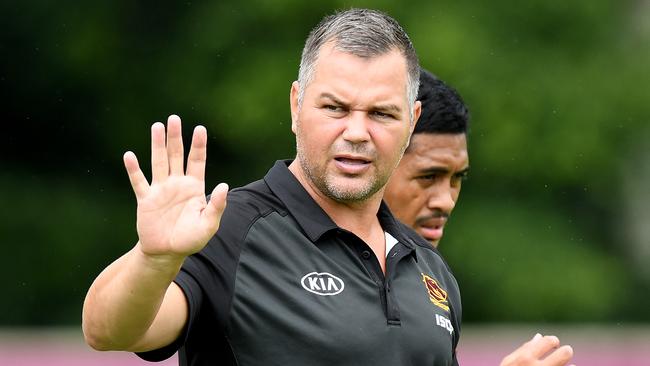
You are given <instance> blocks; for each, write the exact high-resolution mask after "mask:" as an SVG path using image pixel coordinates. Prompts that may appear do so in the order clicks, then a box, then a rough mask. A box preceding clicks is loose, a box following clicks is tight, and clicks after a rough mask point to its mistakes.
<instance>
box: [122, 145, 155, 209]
mask: <svg viewBox="0 0 650 366" xmlns="http://www.w3.org/2000/svg"><path fill="white" fill-rule="evenodd" d="M123 160H124V167H125V168H126V172H127V174H128V175H129V181H130V182H131V188H133V192H134V193H135V198H136V199H138V200H140V199H141V198H142V197H144V196H145V195H146V194H147V191H148V190H149V182H147V178H145V176H144V174H143V173H142V170H141V169H140V165H139V164H138V158H137V157H136V156H135V154H134V153H133V152H131V151H127V152H126V153H124V156H123Z"/></svg>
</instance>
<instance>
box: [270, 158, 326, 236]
mask: <svg viewBox="0 0 650 366" xmlns="http://www.w3.org/2000/svg"><path fill="white" fill-rule="evenodd" d="M291 162H292V160H278V161H276V162H275V165H273V167H272V168H271V169H270V170H269V172H268V173H266V175H265V176H264V181H265V182H266V184H267V185H268V186H269V188H270V189H271V191H272V192H273V193H274V194H275V195H276V196H277V197H278V198H279V199H280V201H282V203H284V205H285V206H286V207H287V210H288V211H289V213H291V216H293V218H294V219H296V221H297V222H298V225H300V227H301V228H302V230H303V231H304V232H305V233H306V234H307V236H309V239H310V240H311V241H312V242H316V241H317V240H318V239H319V238H320V237H321V236H322V235H323V234H324V233H326V232H328V231H330V230H336V229H338V226H336V224H335V223H334V221H332V219H331V218H330V217H329V216H328V215H327V214H326V213H325V211H323V209H322V208H321V207H320V206H319V205H318V204H317V203H316V201H314V199H313V198H311V196H310V195H309V193H308V192H307V190H305V187H303V186H302V184H300V182H299V181H298V179H297V178H296V177H295V176H294V175H293V173H291V171H290V170H289V164H291Z"/></svg>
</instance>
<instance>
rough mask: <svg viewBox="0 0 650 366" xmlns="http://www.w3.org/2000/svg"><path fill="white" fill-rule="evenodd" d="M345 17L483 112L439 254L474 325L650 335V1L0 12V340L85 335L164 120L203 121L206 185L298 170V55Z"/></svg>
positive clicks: (54, 6) (115, 4) (41, 6)
mask: <svg viewBox="0 0 650 366" xmlns="http://www.w3.org/2000/svg"><path fill="white" fill-rule="evenodd" d="M351 6H357V7H374V8H379V9H381V10H384V11H386V12H388V13H389V14H391V15H392V16H394V17H395V18H396V19H398V21H400V23H401V24H402V25H403V26H404V28H405V29H406V30H407V32H409V34H410V36H411V38H412V40H413V42H414V44H415V46H416V49H417V50H418V53H419V55H420V59H421V63H422V64H423V65H424V66H425V67H427V68H428V69H430V70H432V71H433V72H434V73H436V74H438V75H439V76H440V77H441V78H442V79H444V80H446V81H447V82H448V83H449V84H451V85H453V86H455V87H456V88H457V89H458V90H459V91H460V93H461V94H462V95H463V96H464V99H465V101H466V102H467V104H468V105H469V107H470V109H471V111H472V126H471V134H470V157H471V165H472V173H471V179H470V180H469V181H468V182H467V183H466V184H465V186H464V190H463V193H462V196H461V201H460V203H459V206H458V208H457V210H456V212H455V214H454V216H453V218H452V220H451V222H450V224H449V228H448V230H447V233H446V236H445V239H444V240H443V242H442V244H441V247H440V248H441V250H442V252H443V253H444V254H445V256H446V257H447V260H448V262H449V263H450V265H451V266H452V268H453V269H454V272H455V273H456V276H457V277H458V280H459V282H460V285H461V289H462V293H463V299H464V318H465V321H466V322H490V321H548V322H556V321H563V322H564V321H565V322H572V321H580V322H594V321H599V322H621V321H630V322H631V321H648V320H650V314H649V313H648V312H647V310H646V309H647V308H648V307H649V306H650V297H649V296H648V293H649V290H650V279H649V278H648V273H649V272H648V271H647V270H643V268H644V266H643V263H645V262H646V261H644V260H643V258H646V259H649V258H647V256H648V255H650V253H649V252H650V251H649V250H648V247H649V246H650V239H649V238H648V234H647V230H645V231H641V230H642V229H640V228H645V226H646V225H643V224H642V223H643V221H642V220H639V219H638V217H648V214H647V207H648V206H647V205H645V206H643V205H639V204H634V202H648V200H649V198H648V196H649V195H650V192H648V189H647V187H648V184H644V183H643V181H641V182H639V181H638V179H639V177H641V178H642V179H645V181H646V182H647V179H648V178H647V177H648V176H650V174H648V173H647V172H648V169H649V168H645V170H644V171H645V172H646V174H645V175H639V177H637V175H635V174H634V173H635V170H638V169H639V167H649V166H650V154H647V153H646V154H639V153H637V152H638V151H647V146H648V143H647V141H648V139H647V138H648V136H650V131H649V130H648V123H647V122H648V119H649V118H650V103H649V102H650V94H649V93H648V90H647V85H650V69H649V68H648V66H647V65H648V64H650V46H649V44H650V43H649V41H650V27H649V26H648V22H649V21H650V18H649V16H648V14H650V2H649V1H648V0H636V1H631V0H626V1H613V0H609V1H592V0H578V1H572V2H565V1H559V0H553V1H542V0H535V1H529V2H525V3H515V2H512V1H506V0H496V1H491V2H483V3H477V2H469V1H453V2H452V1H435V2H431V1H424V0H419V1H412V2H409V4H408V6H407V5H406V4H404V3H398V2H391V1H379V2H377V1H372V2H371V1H357V2H348V1H338V2H329V3H328V4H324V3H318V2H317V3H313V2H301V1H295V0H282V1H280V0H278V1H272V2H271V1H263V0H257V1H248V2H246V3H244V4H242V3H241V2H238V1H234V0H229V1H219V2H167V3H160V2H151V1H148V2H147V1H145V2H126V1H111V2H109V1H100V2H81V1H60V2H55V3H54V2H48V1H30V2H14V3H11V4H10V3H9V2H3V3H2V4H0V14H3V22H1V24H0V52H1V53H2V55H3V57H1V58H0V86H1V87H0V93H1V94H0V97H1V98H0V100H2V107H3V111H4V112H5V116H4V117H5V119H6V120H7V122H8V123H6V124H5V126H6V127H4V131H3V133H1V134H0V136H1V137H0V139H1V140H0V141H1V142H2V143H1V144H0V149H1V150H0V154H1V155H0V156H1V159H2V160H1V161H2V163H1V166H2V171H1V173H0V202H2V204H3V207H4V210H2V213H1V214H0V215H2V216H1V219H2V220H1V221H0V235H1V240H2V245H3V248H4V252H5V256H4V258H5V263H4V265H3V266H1V267H0V268H1V270H0V271H1V272H0V277H1V278H2V281H3V288H4V289H5V294H6V295H5V301H3V305H2V309H3V310H4V311H2V312H0V325H53V324H76V323H78V322H79V319H80V311H81V304H82V301H83V297H84V295H85V291H86V289H87V288H88V286H89V285H90V283H91V281H92V280H93V278H94V277H95V276H96V275H97V274H98V272H99V271H100V270H101V269H102V268H103V267H105V266H106V265H107V264H108V263H110V261H112V260H114V259H115V258H117V257H118V256H119V255H121V254H122V253H124V252H125V251H126V250H128V249H129V247H130V246H131V245H132V244H133V243H134V242H135V240H136V235H135V229H134V227H135V221H134V219H135V218H134V216H135V215H134V212H135V200H134V198H133V195H132V192H131V191H130V187H129V184H128V180H127V178H126V174H125V173H124V171H123V168H122V165H121V164H122V163H121V155H122V153H123V152H124V151H126V150H128V149H132V150H133V151H135V152H136V153H137V154H138V156H139V157H140V160H141V163H142V165H143V167H144V168H145V169H147V165H148V163H147V160H148V156H149V146H148V144H149V137H148V133H149V126H150V124H151V123H152V122H154V121H157V120H164V119H165V118H166V116H167V115H169V114H171V113H177V114H179V115H180V116H181V117H182V118H183V120H184V121H185V125H184V130H185V134H186V136H189V135H190V131H191V129H192V126H193V125H195V124H198V123H201V124H204V125H206V126H207V127H208V133H209V135H210V141H209V160H208V172H207V177H208V182H209V183H208V185H211V184H216V183H218V182H219V181H222V180H223V181H227V182H228V183H230V184H231V186H237V185H241V184H245V183H247V182H249V181H251V180H254V179H258V178H259V177H261V176H262V175H263V174H264V173H265V172H266V170H267V169H268V168H269V167H270V166H271V165H272V164H273V162H274V160H276V159H280V158H287V157H292V156H293V154H294V139H293V135H292V133H291V131H290V123H289V122H290V116H289V108H288V96H289V88H290V83H291V81H292V80H294V79H295V77H296V75H297V71H298V62H299V59H300V53H301V50H302V45H303V43H304V39H305V38H306V36H307V34H308V32H309V30H310V29H311V28H312V27H313V26H314V25H315V24H316V23H317V22H318V21H319V20H320V19H321V17H322V16H323V15H325V14H329V13H331V12H332V11H333V10H335V9H340V8H348V7H351ZM621 166H625V167H628V168H626V169H621V168H620V167H621ZM629 182H633V183H634V184H631V183H629ZM631 186H633V187H636V188H635V190H634V194H630V192H628V191H626V190H625V187H631ZM643 187H646V188H643ZM208 189H209V188H208ZM630 207H632V208H634V210H632V209H631V208H630ZM643 207H645V216H643V213H640V212H641V211H643ZM631 217H633V218H637V220H631V221H634V222H636V224H635V225H631V224H630V225H627V223H628V221H630V220H627V219H629V218H631ZM646 221H647V220H646ZM635 230H636V231H635ZM631 231H633V232H631ZM644 253H645V254H644ZM643 255H645V256H646V257H643ZM642 267H643V268H642ZM6 299H8V300H9V301H7V300H6Z"/></svg>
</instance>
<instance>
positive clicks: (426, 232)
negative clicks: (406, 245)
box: [417, 227, 443, 248]
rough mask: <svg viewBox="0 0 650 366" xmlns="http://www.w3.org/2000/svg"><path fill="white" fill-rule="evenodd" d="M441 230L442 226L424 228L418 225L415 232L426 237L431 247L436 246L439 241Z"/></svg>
mask: <svg viewBox="0 0 650 366" xmlns="http://www.w3.org/2000/svg"><path fill="white" fill-rule="evenodd" d="M442 231H443V228H442V227H439V228H435V229H434V228H425V227H419V228H418V230H417V233H418V234H420V236H421V237H423V238H424V239H426V240H427V241H428V242H429V243H431V245H433V247H434V248H435V247H437V246H438V243H439V242H440V239H442Z"/></svg>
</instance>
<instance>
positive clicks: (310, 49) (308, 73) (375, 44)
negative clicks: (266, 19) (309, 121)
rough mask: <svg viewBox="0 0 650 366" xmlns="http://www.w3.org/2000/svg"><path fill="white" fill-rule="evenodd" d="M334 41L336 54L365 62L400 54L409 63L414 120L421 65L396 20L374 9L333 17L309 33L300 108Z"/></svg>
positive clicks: (301, 72)
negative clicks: (325, 50)
mask: <svg viewBox="0 0 650 366" xmlns="http://www.w3.org/2000/svg"><path fill="white" fill-rule="evenodd" d="M330 41H333V42H334V48H335V49H336V50H339V51H342V52H346V53H350V54H353V55H355V56H358V57H363V58H372V57H377V56H381V55H384V54H386V53H388V52H390V51H392V50H397V51H399V52H400V53H401V54H402V55H403V56H404V58H405V59H406V68H407V70H406V71H407V75H408V77H407V85H406V87H407V90H406V93H407V99H408V101H409V103H410V109H409V111H410V116H411V120H412V119H413V105H414V103H415V100H416V99H415V98H416V95H417V90H418V86H419V80H420V64H419V61H418V56H417V54H416V53H415V48H414V47H413V44H412V43H411V40H410V39H409V36H408V35H407V34H406V32H405V31H404V29H402V27H401V26H400V25H399V23H397V21H396V20H395V19H393V18H391V17H390V16H388V15H386V14H385V13H382V12H380V11H378V10H371V9H350V10H346V11H340V12H337V13H335V14H333V15H329V16H327V17H325V18H323V20H321V22H320V23H319V24H318V25H317V26H316V27H315V28H314V29H312V31H311V32H310V33H309V36H308V37H307V40H306V42H305V47H304V48H303V50H302V57H301V59H300V70H299V71H298V84H299V90H298V105H299V106H302V101H303V98H304V93H305V88H306V87H307V85H308V84H309V83H310V82H311V81H312V79H313V76H314V69H315V66H316V62H317V61H318V60H317V58H318V54H319V52H320V50H321V48H322V47H323V45H324V44H326V43H328V42H330Z"/></svg>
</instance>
